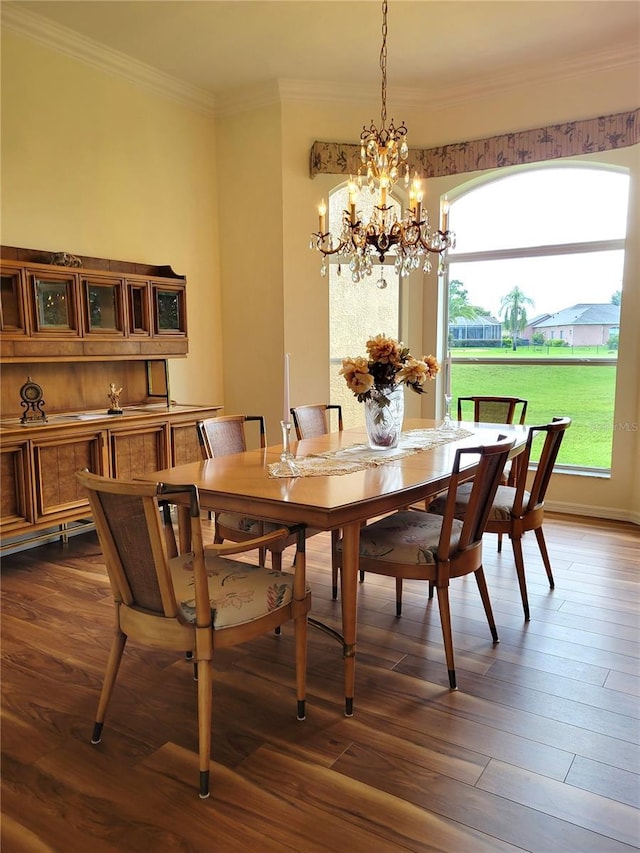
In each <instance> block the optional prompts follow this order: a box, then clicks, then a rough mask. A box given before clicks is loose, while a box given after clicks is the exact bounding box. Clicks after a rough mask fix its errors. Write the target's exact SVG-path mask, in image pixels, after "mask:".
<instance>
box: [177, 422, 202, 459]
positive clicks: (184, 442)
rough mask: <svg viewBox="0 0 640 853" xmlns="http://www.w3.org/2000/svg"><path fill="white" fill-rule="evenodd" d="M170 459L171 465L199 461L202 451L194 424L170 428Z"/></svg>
mask: <svg viewBox="0 0 640 853" xmlns="http://www.w3.org/2000/svg"><path fill="white" fill-rule="evenodd" d="M171 457H172V460H171V464H172V465H186V464H187V463H188V462H200V461H201V459H202V451H201V449H200V441H199V439H198V430H197V428H196V425H195V423H190V424H179V425H177V426H172V427H171Z"/></svg>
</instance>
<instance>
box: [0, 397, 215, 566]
mask: <svg viewBox="0 0 640 853" xmlns="http://www.w3.org/2000/svg"><path fill="white" fill-rule="evenodd" d="M219 410H220V407H219V406H185V405H174V406H171V407H165V406H157V405H150V406H148V407H146V408H145V407H140V409H139V410H137V411H133V410H131V411H127V410H125V412H124V414H123V415H118V416H109V415H107V414H106V413H105V414H101V413H97V412H94V413H89V412H87V413H77V414H68V415H65V414H61V415H53V416H52V417H51V418H50V420H49V422H48V423H46V424H40V425H37V426H28V427H25V426H21V425H20V424H19V423H18V422H17V421H18V419H17V418H15V419H12V420H13V422H8V421H7V420H3V421H0V464H1V475H2V490H1V492H0V509H1V514H0V550H10V549H13V550H15V549H17V548H18V547H20V546H21V545H24V544H27V542H29V541H30V540H31V539H33V538H34V537H38V536H41V537H43V538H52V537H53V536H55V535H58V534H57V531H58V528H59V527H64V528H66V527H67V526H68V525H69V524H70V523H72V522H78V521H80V520H81V519H87V518H88V517H89V513H88V502H87V500H86V498H85V496H84V494H83V492H82V490H81V489H79V487H78V484H77V481H76V477H75V473H76V471H79V470H80V469H82V468H88V469H89V470H90V471H93V472H94V473H96V474H103V475H105V476H111V477H120V478H123V479H135V478H136V477H138V476H141V475H143V474H148V473H151V472H153V471H158V470H160V469H162V468H168V467H170V466H172V465H181V464H183V463H187V462H197V461H199V460H200V459H201V458H202V454H201V450H200V444H199V441H198V434H197V429H196V423H197V422H198V421H199V420H200V419H201V418H211V417H215V416H216V414H217V413H219ZM84 418H87V419H89V420H88V421H87V420H83V419H84Z"/></svg>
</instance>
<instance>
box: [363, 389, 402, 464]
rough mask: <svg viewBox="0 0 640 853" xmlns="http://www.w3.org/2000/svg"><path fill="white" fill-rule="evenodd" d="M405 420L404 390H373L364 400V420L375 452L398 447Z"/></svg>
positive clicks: (370, 445) (370, 443)
mask: <svg viewBox="0 0 640 853" xmlns="http://www.w3.org/2000/svg"><path fill="white" fill-rule="evenodd" d="M403 419H404V388H403V386H402V385H394V386H392V387H390V388H385V389H383V390H379V389H377V388H372V389H371V392H370V396H369V397H367V398H366V399H365V400H364V420H365V426H366V428H367V436H368V437H369V447H371V448H373V450H388V449H389V448H391V447H397V446H398V441H399V440H400V433H401V432H402V421H403Z"/></svg>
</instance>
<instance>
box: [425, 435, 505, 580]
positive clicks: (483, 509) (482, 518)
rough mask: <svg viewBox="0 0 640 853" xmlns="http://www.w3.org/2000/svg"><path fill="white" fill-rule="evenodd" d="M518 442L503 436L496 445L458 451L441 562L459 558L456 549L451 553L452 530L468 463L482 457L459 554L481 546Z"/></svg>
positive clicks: (464, 519)
mask: <svg viewBox="0 0 640 853" xmlns="http://www.w3.org/2000/svg"><path fill="white" fill-rule="evenodd" d="M514 444H515V439H513V438H507V437H506V436H504V435H499V436H498V438H497V441H496V443H495V444H487V445H481V446H479V447H460V448H458V450H456V455H455V459H454V462H453V472H452V476H451V480H450V484H449V491H448V493H447V499H446V503H445V509H444V513H443V519H442V529H441V533H440V541H439V544H438V562H439V563H441V562H447V561H448V560H449V559H450V558H451V559H455V557H456V552H454V553H453V554H452V553H451V531H452V528H453V522H454V519H455V517H456V494H457V491H458V486H459V485H460V484H461V483H462V482H465V481H466V480H468V479H469V470H468V465H469V464H471V463H472V462H473V461H475V460H474V459H473V457H474V456H479V457H480V459H479V462H478V467H477V470H476V472H475V473H474V475H473V480H472V484H471V493H470V495H469V503H468V505H467V508H466V511H465V514H464V518H463V521H462V531H461V533H460V539H459V541H458V546H457V554H458V555H459V556H461V555H462V553H464V552H469V551H471V550H473V549H475V548H478V547H480V545H481V542H482V534H483V533H484V529H485V526H486V523H487V518H488V516H489V511H490V509H491V505H492V503H493V499H494V497H495V495H496V491H497V489H498V485H499V483H500V477H501V476H502V472H503V470H504V466H505V464H506V462H507V459H508V457H509V451H510V450H511V448H512V447H513V445H514ZM465 465H466V466H467V467H466V468H465V467H464V466H465Z"/></svg>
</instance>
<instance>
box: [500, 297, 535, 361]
mask: <svg viewBox="0 0 640 853" xmlns="http://www.w3.org/2000/svg"><path fill="white" fill-rule="evenodd" d="M533 304H534V302H533V299H530V298H529V297H528V296H525V295H524V293H523V292H522V291H521V290H520V288H519V287H518V286H516V287H514V288H513V290H510V291H509V293H507V295H506V296H503V297H502V299H501V300H500V314H502V315H503V319H504V324H505V326H506V327H507V330H508V331H509V333H510V334H511V342H512V343H511V348H512V349H513V350H514V351H515V350H516V349H517V338H518V332H521V331H522V330H523V329H524V327H525V326H526V325H527V309H526V307H525V306H526V305H531V306H532V307H533Z"/></svg>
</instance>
